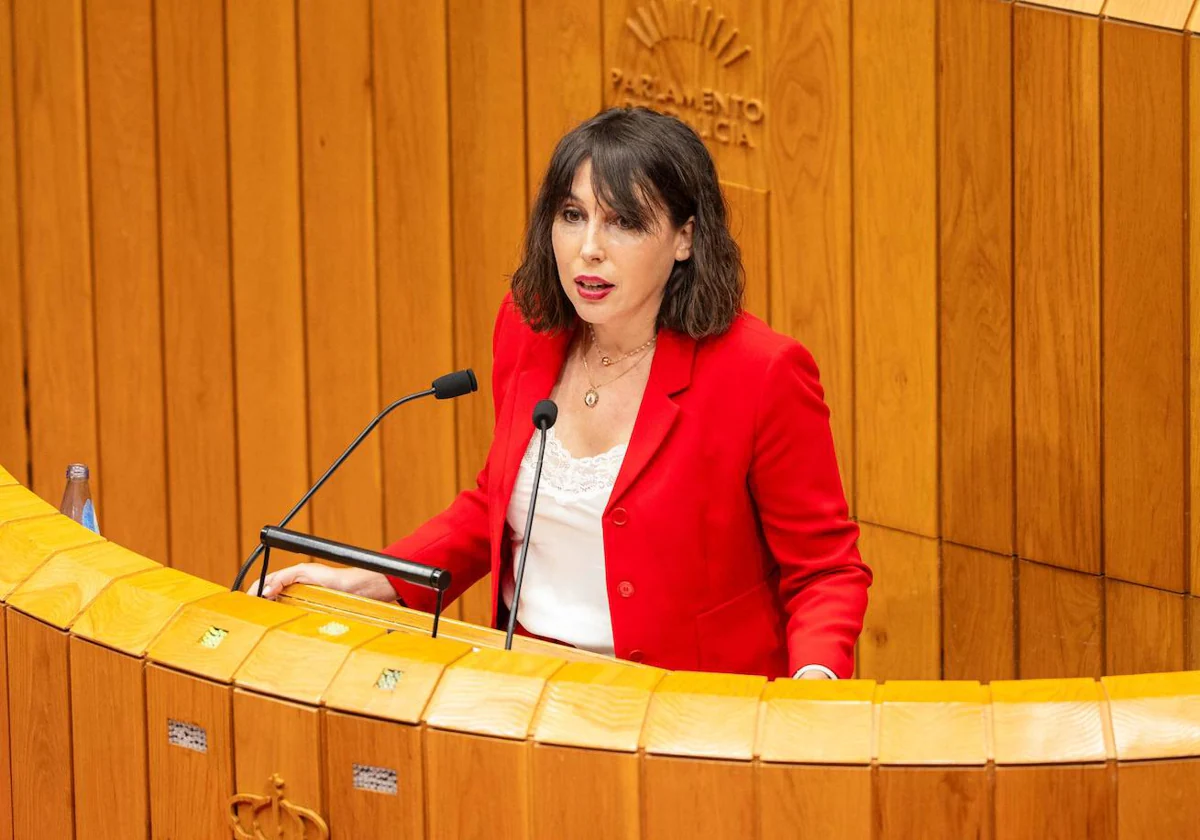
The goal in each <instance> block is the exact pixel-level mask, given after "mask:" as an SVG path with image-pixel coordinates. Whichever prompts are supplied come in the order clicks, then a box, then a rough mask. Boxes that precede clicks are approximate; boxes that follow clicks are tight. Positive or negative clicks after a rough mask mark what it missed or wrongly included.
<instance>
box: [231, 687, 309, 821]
mask: <svg viewBox="0 0 1200 840" xmlns="http://www.w3.org/2000/svg"><path fill="white" fill-rule="evenodd" d="M233 738H234V747H233V755H234V789H235V790H236V791H237V792H238V793H251V794H258V795H268V796H269V795H270V794H271V793H272V792H273V790H274V786H273V785H272V783H271V778H272V776H273V775H274V774H276V773H278V774H279V776H280V777H281V778H282V779H283V781H284V784H285V785H286V787H285V788H284V796H285V797H286V798H287V800H288V801H289V802H291V803H293V804H295V805H297V806H299V807H301V808H307V809H309V810H312V811H316V812H317V813H318V814H321V816H322V817H323V818H324V819H325V820H326V821H328V812H327V809H326V808H325V799H324V794H323V791H322V785H321V720H320V712H319V710H318V709H317V708H315V707H313V706H305V705H301V704H299V703H289V702H287V701H286V700H276V699H274V698H271V697H263V696H262V695H259V694H254V693H252V692H249V691H243V690H242V689H235V690H234V692H233ZM260 819H263V820H264V823H265V824H264V826H263V833H264V834H266V835H267V836H270V834H271V833H274V829H275V825H274V824H273V823H274V821H273V820H271V819H270V817H269V816H266V815H263V817H260ZM251 822H252V820H251V817H250V815H249V814H248V813H246V814H244V815H243V817H242V825H243V827H246V828H249V827H250V825H251Z"/></svg>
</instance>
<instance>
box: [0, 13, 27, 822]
mask: <svg viewBox="0 0 1200 840" xmlns="http://www.w3.org/2000/svg"><path fill="white" fill-rule="evenodd" d="M12 7H13V0H0V120H3V124H4V126H5V130H4V131H0V335H4V336H6V337H7V338H6V339H5V340H4V341H3V342H0V393H2V394H4V395H5V399H4V401H3V402H2V403H0V464H4V465H5V466H6V467H8V470H9V472H11V473H12V474H13V475H14V476H15V477H16V478H17V479H19V480H20V481H21V482H22V483H26V482H28V481H29V467H28V461H29V441H28V439H27V429H26V427H25V405H26V394H25V324H24V319H25V316H24V312H25V310H24V307H23V306H22V298H23V296H22V294H21V232H20V216H19V210H18V202H17V149H16V140H15V131H16V111H15V106H14V103H13V92H14V91H13V42H12V34H13V33H12V22H13V17H12ZM10 126H11V128H9V127H10ZM0 772H2V771H0ZM9 833H10V834H11V827H10V828H9ZM5 836H6V835H5V829H4V822H3V818H2V817H0V838H3V837H5Z"/></svg>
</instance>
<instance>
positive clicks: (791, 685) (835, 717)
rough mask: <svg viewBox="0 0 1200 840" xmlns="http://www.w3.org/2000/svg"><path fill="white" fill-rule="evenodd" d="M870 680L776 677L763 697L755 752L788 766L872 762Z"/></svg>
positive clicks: (763, 757) (765, 759)
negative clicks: (779, 678) (778, 678)
mask: <svg viewBox="0 0 1200 840" xmlns="http://www.w3.org/2000/svg"><path fill="white" fill-rule="evenodd" d="M874 697H875V682H874V681H873V680H837V681H833V680H775V681H774V682H772V683H771V684H770V685H768V686H767V688H766V691H764V692H763V695H762V710H761V713H762V726H761V727H760V729H759V733H758V743H757V744H756V747H755V754H757V755H758V757H759V758H760V759H761V760H762V761H780V762H787V763H789V764H870V763H871V743H872V742H871V737H872V735H873V734H874V729H875V705H874V702H873V701H874Z"/></svg>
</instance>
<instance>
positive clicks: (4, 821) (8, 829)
mask: <svg viewBox="0 0 1200 840" xmlns="http://www.w3.org/2000/svg"><path fill="white" fill-rule="evenodd" d="M2 12H3V9H0V13H2ZM7 613H8V607H7V606H4V605H0V651H3V653H4V656H2V657H0V840H12V838H13V803H12V739H11V737H10V735H9V727H8V629H7V628H8V615H7Z"/></svg>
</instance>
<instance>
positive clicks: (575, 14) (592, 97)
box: [525, 0, 604, 201]
mask: <svg viewBox="0 0 1200 840" xmlns="http://www.w3.org/2000/svg"><path fill="white" fill-rule="evenodd" d="M600 5H601V4H600V0H584V2H574V3H561V2H558V0H528V2H526V4H525V43H526V44H534V45H536V49H535V50H533V51H531V52H529V53H527V54H526V55H525V143H526V147H527V150H528V153H527V159H528V166H529V171H528V173H527V174H528V178H529V183H528V189H529V196H530V200H531V201H532V198H533V196H535V195H537V190H538V187H539V186H540V185H541V182H542V176H543V175H544V174H545V170H546V164H548V163H549V162H550V155H551V153H552V152H553V151H554V145H555V144H556V143H557V142H558V139H559V138H560V137H562V135H564V134H566V133H567V132H568V131H570V130H571V129H572V128H574V127H575V126H576V125H578V124H579V123H581V122H583V121H584V120H586V119H588V118H589V117H591V116H592V115H593V114H595V113H596V112H597V111H599V110H600V108H601V106H602V101H603V93H602V86H603V79H604V75H603V69H602V64H601V55H600V44H601V35H600V33H601V31H602V24H601V19H600Z"/></svg>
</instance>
